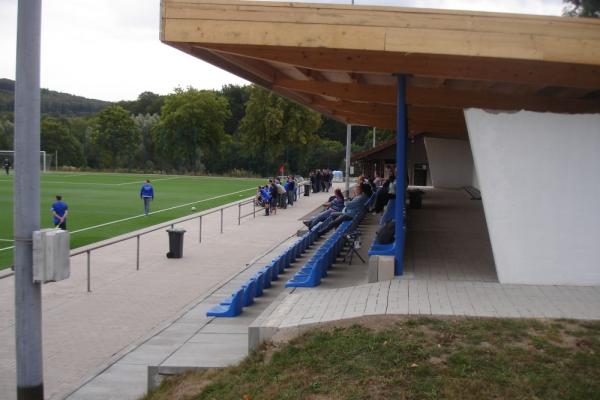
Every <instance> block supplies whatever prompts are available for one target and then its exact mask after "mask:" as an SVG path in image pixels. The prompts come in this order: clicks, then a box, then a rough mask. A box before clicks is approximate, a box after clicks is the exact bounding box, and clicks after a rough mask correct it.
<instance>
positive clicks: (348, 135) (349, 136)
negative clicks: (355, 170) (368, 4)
mask: <svg viewBox="0 0 600 400" xmlns="http://www.w3.org/2000/svg"><path fill="white" fill-rule="evenodd" d="M353 4H354V3H353ZM351 143H352V125H350V124H348V125H346V193H345V195H346V197H350V146H351Z"/></svg>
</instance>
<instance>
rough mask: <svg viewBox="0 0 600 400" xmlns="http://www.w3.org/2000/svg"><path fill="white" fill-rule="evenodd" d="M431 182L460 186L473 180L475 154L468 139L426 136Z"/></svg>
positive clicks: (445, 186)
mask: <svg viewBox="0 0 600 400" xmlns="http://www.w3.org/2000/svg"><path fill="white" fill-rule="evenodd" d="M425 148H426V149H427V159H428V160H429V172H430V174H431V183H432V185H433V186H435V187H439V188H460V187H463V186H469V185H471V183H472V182H473V156H472V154H471V148H470V147H469V142H468V141H466V140H455V139H440V138H431V137H426V138H425Z"/></svg>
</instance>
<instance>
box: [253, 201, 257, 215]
mask: <svg viewBox="0 0 600 400" xmlns="http://www.w3.org/2000/svg"><path fill="white" fill-rule="evenodd" d="M252 218H256V202H255V201H253V202H252Z"/></svg>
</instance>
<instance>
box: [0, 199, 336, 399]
mask: <svg viewBox="0 0 600 400" xmlns="http://www.w3.org/2000/svg"><path fill="white" fill-rule="evenodd" d="M328 196H329V195H328V194H325V193H318V194H311V195H310V196H309V197H304V196H301V197H300V199H299V201H298V202H297V203H296V204H295V205H294V207H291V208H288V209H286V210H280V212H279V213H278V214H277V215H275V216H269V217H264V216H262V215H261V213H260V212H259V213H258V214H257V217H256V219H253V218H252V216H250V217H246V218H245V219H243V220H242V223H241V225H240V226H238V225H237V216H238V210H237V207H232V208H230V209H227V210H225V212H224V233H223V234H220V233H219V232H220V215H219V213H215V214H212V215H210V216H205V217H203V221H202V243H200V244H199V243H198V237H199V236H198V231H199V223H198V220H193V221H190V222H186V223H182V224H177V225H176V226H177V227H181V228H183V229H186V231H187V232H186V234H185V238H184V257H183V258H181V259H167V258H166V257H165V253H166V252H167V251H168V238H167V233H166V232H164V230H162V229H161V230H159V231H157V232H154V233H149V234H147V235H144V236H142V237H141V241H140V244H141V257H140V270H139V271H136V240H135V239H132V240H128V241H125V242H121V243H119V244H115V245H111V246H108V247H105V248H103V249H99V250H96V251H93V252H92V253H91V289H92V292H91V293H87V291H86V288H87V284H86V257H85V255H82V256H76V257H73V258H72V259H71V277H70V278H69V279H68V280H65V281H62V282H58V283H50V284H47V285H44V286H43V289H42V296H43V303H42V307H43V337H44V345H43V346H44V347H43V350H44V384H45V394H46V397H47V398H51V399H62V398H65V397H67V396H68V395H69V394H71V393H73V392H76V393H75V394H74V395H73V396H72V397H73V398H103V399H135V398H137V397H139V396H141V395H143V394H144V393H145V390H146V385H147V378H146V376H147V367H148V365H156V364H157V363H158V361H159V360H163V359H164V358H165V357H167V356H168V355H170V354H171V353H172V352H173V351H174V346H175V347H176V346H179V344H180V342H181V340H184V341H185V340H187V339H188V336H187V335H193V334H194V333H196V331H198V330H199V329H200V328H201V327H202V326H203V324H204V323H205V322H206V320H205V318H204V315H205V314H204V312H203V310H201V309H200V308H201V306H198V304H199V303H201V302H202V300H205V299H207V298H208V297H209V296H210V295H211V294H212V295H214V296H225V292H226V291H227V290H228V289H227V288H225V287H223V284H225V283H227V282H230V281H231V279H232V278H234V279H235V277H236V276H238V274H240V272H243V271H244V270H246V269H247V268H248V267H250V268H254V267H255V266H257V265H258V264H256V263H259V262H262V261H261V260H263V257H264V256H266V255H267V254H268V253H270V252H271V251H273V249H276V248H277V247H278V246H280V245H281V244H283V243H285V242H286V241H287V240H289V238H290V237H291V236H294V235H295V233H296V231H297V230H298V229H300V228H304V226H303V225H302V223H301V222H300V218H301V217H303V216H304V215H306V214H307V213H309V212H310V211H312V210H314V209H315V208H317V207H318V206H319V205H320V204H322V203H323V202H324V201H325V200H326V199H327V198H328ZM250 210H251V208H250ZM244 211H245V212H247V211H249V210H248V209H245V210H242V212H244ZM148 218H152V216H150V217H148ZM266 259H267V258H264V260H266ZM265 262H266V261H265ZM222 287H223V290H221V291H220V292H219V290H218V289H219V288H222ZM227 294H228V293H227ZM213 301H216V300H213ZM195 307H200V308H197V309H196V312H191V313H190V314H189V315H188V316H187V317H185V315H186V313H187V312H188V311H190V310H194V308H195ZM179 317H182V318H179ZM174 321H177V323H174ZM211 329H214V327H212V328H211ZM157 333H162V334H163V335H162V336H156V334H157ZM155 336H156V337H155ZM14 343H15V339H14V278H13V277H7V278H4V279H0V390H1V392H2V393H3V395H2V396H0V397H1V398H2V399H3V400H4V399H6V400H12V399H14V398H16V375H15V369H16V368H15V346H14ZM246 343H247V340H244V345H243V346H241V347H245V346H247V345H246ZM142 344H143V345H145V347H144V348H143V349H144V350H147V352H145V353H143V354H142V353H136V354H133V353H131V351H132V350H133V349H137V348H140V345H142ZM169 346H170V347H169ZM130 353H131V354H130ZM128 355H129V358H127V359H125V360H124V361H126V362H118V361H120V360H122V359H124V358H125V357H126V356H128ZM101 372H103V373H101ZM136 382H137V383H139V384H138V385H136ZM85 383H87V385H84V387H83V388H81V389H80V390H77V389H78V388H80V387H81V385H83V384H85ZM87 388H90V389H87ZM92 388H93V390H92ZM84 395H85V396H84ZM86 396H88V397H86Z"/></svg>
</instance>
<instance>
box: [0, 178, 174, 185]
mask: <svg viewBox="0 0 600 400" xmlns="http://www.w3.org/2000/svg"><path fill="white" fill-rule="evenodd" d="M180 178H181V177H174V178H162V179H153V180H152V182H157V181H170V180H173V179H180ZM0 181H8V180H6V179H0ZM54 183H60V184H61V185H89V186H123V185H133V184H136V183H137V184H142V183H144V180H141V181H133V182H123V183H97V182H67V181H46V182H44V184H46V185H48V184H54Z"/></svg>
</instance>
